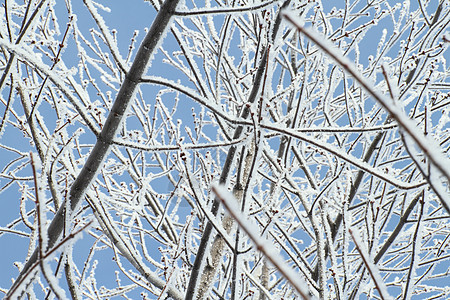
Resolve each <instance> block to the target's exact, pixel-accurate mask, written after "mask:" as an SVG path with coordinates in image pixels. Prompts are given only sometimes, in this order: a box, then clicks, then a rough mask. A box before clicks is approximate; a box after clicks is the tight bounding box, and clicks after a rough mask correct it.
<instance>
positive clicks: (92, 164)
mask: <svg viewBox="0 0 450 300" xmlns="http://www.w3.org/2000/svg"><path fill="white" fill-rule="evenodd" d="M178 2H179V0H167V1H166V2H164V4H163V5H162V7H161V10H160V11H159V12H158V14H157V16H156V18H155V20H154V22H153V24H152V26H151V28H150V30H149V32H148V33H147V35H146V37H145V38H144V41H143V42H142V44H141V46H140V47H139V50H138V52H137V54H136V58H135V60H134V62H133V65H132V66H131V68H130V71H129V72H128V73H127V74H126V76H125V80H124V82H123V83H122V86H121V87H120V90H119V93H118V94H117V96H116V100H115V101H114V105H113V107H112V109H111V112H110V113H109V115H108V118H107V120H106V122H105V126H104V127H103V130H102V131H101V133H100V134H99V136H98V137H97V143H96V144H95V146H94V149H92V152H91V154H90V155H89V157H88V159H87V161H86V164H85V165H84V167H83V169H82V170H81V172H80V174H79V175H78V177H77V178H76V180H75V182H74V183H73V185H72V187H71V189H70V197H69V203H63V205H61V208H60V209H59V210H58V212H57V213H56V215H55V217H54V218H53V220H52V222H51V224H50V226H49V228H48V238H49V240H48V245H47V247H48V249H51V248H52V247H53V246H54V245H55V244H56V242H57V241H58V239H59V238H60V236H61V233H62V232H63V229H64V228H65V220H66V214H69V218H68V220H70V215H71V214H72V212H73V211H76V209H77V207H78V205H79V204H80V202H81V199H82V198H83V197H84V195H85V191H86V189H87V188H88V187H89V186H90V185H91V182H92V181H93V180H94V178H95V176H96V174H97V172H98V170H99V169H100V168H101V166H102V165H103V161H104V160H105V158H106V156H107V154H108V152H109V149H110V145H111V143H112V140H113V138H114V137H115V135H116V132H117V131H118V129H119V127H120V125H121V123H122V119H123V117H124V114H125V111H126V109H127V107H128V105H129V103H130V102H131V100H132V99H133V97H134V94H135V92H136V89H137V86H138V84H139V81H140V79H141V77H142V76H143V75H144V72H145V71H146V70H147V66H148V64H149V62H150V58H151V57H152V55H153V53H154V52H155V50H156V48H157V45H158V44H159V42H160V40H161V38H162V37H163V33H164V32H165V31H166V28H167V27H168V25H169V23H170V20H171V17H172V15H173V13H174V11H175V8H176V6H177V4H178ZM67 204H68V205H67ZM67 209H69V211H67ZM46 250H47V249H46ZM38 254H39V251H38V249H36V250H35V251H34V253H33V255H32V256H31V257H30V259H29V260H28V261H27V263H26V264H25V266H24V268H23V269H22V271H21V273H20V274H19V276H18V278H17V280H16V281H15V283H14V284H13V286H12V287H11V289H10V290H9V292H8V294H7V296H6V298H9V297H11V296H12V293H13V292H14V291H16V290H17V288H18V286H17V283H20V282H24V280H23V279H24V277H26V276H27V275H28V274H29V270H30V267H31V266H32V265H34V264H35V262H36V261H37V259H38Z"/></svg>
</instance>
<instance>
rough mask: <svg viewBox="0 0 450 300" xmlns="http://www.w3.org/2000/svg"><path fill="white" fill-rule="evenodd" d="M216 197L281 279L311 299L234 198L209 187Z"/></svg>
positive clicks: (296, 276)
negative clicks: (275, 269)
mask: <svg viewBox="0 0 450 300" xmlns="http://www.w3.org/2000/svg"><path fill="white" fill-rule="evenodd" d="M211 189H212V191H213V193H214V194H215V195H216V197H217V198H218V199H219V200H220V201H221V202H222V203H223V205H224V206H225V208H226V209H227V211H228V213H229V214H230V215H231V216H232V217H233V218H234V219H235V220H236V222H237V223H238V224H239V226H240V228H242V230H244V231H245V233H246V234H247V235H248V237H249V238H250V239H251V240H252V241H253V243H254V244H255V246H256V248H257V249H258V250H259V251H261V252H262V253H263V254H264V255H265V257H266V258H267V259H268V260H269V261H270V262H271V263H272V264H273V265H274V266H275V268H277V270H278V271H279V272H280V273H281V274H282V275H283V277H284V278H285V279H286V280H287V281H288V282H289V283H290V284H291V285H292V287H294V288H295V290H297V292H298V293H299V295H300V296H302V297H303V298H304V299H311V298H312V297H311V293H310V292H309V290H308V288H307V287H306V285H305V283H304V282H303V280H302V279H300V278H301V277H300V276H299V274H297V273H295V272H294V270H293V269H292V268H290V267H289V266H288V265H287V264H286V262H285V261H284V260H283V259H282V258H281V256H279V254H278V250H277V249H276V248H275V247H274V246H273V244H272V243H271V242H270V241H268V240H266V239H264V238H263V237H261V236H260V234H259V232H258V231H256V230H255V226H253V225H252V224H251V223H250V222H249V221H248V220H247V218H246V217H245V216H244V215H243V214H242V213H241V210H240V208H239V207H238V206H237V200H236V199H235V198H234V196H233V195H232V194H231V193H230V192H229V191H228V190H227V189H226V188H225V187H223V186H220V185H214V186H212V187H211Z"/></svg>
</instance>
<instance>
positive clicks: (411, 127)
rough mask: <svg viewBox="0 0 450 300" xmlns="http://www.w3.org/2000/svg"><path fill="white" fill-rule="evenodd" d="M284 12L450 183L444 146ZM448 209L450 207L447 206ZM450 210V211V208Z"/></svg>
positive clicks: (331, 47)
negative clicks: (402, 131)
mask: <svg viewBox="0 0 450 300" xmlns="http://www.w3.org/2000/svg"><path fill="white" fill-rule="evenodd" d="M282 15H283V16H284V17H285V19H286V20H288V21H289V22H290V23H291V24H292V25H293V26H294V27H295V28H296V29H297V30H299V31H300V32H302V33H303V34H304V35H306V36H307V37H308V38H309V39H310V40H312V41H313V42H314V43H315V44H316V45H317V46H318V47H319V48H320V49H322V51H324V52H325V53H326V54H328V55H329V56H330V57H331V58H333V60H335V61H336V62H337V63H338V64H339V65H340V66H341V67H342V68H344V70H345V71H346V72H348V73H349V74H350V75H352V76H353V78H354V79H355V80H356V81H357V82H358V83H359V84H360V85H361V86H362V87H363V89H364V90H365V91H366V92H367V93H369V94H370V95H371V96H372V97H373V98H375V99H376V100H377V101H378V103H380V104H381V105H382V106H383V107H384V109H386V111H387V112H388V113H389V114H390V116H391V117H392V118H393V119H395V120H396V121H397V123H398V124H399V125H400V127H401V128H402V129H403V130H404V131H405V132H406V133H407V134H408V135H409V136H410V137H411V138H412V139H413V140H414V142H415V143H416V144H417V146H418V147H419V148H420V149H421V150H422V151H423V153H424V154H425V155H426V156H427V157H428V159H429V160H430V162H431V163H432V164H433V165H435V166H436V168H437V169H438V170H439V171H440V172H441V173H442V175H444V176H445V177H446V178H447V180H448V181H449V182H450V160H449V158H448V157H446V156H444V155H443V154H442V152H441V150H440V149H441V147H439V145H438V144H437V143H436V141H435V140H433V139H431V138H429V137H426V136H424V135H423V134H422V132H420V131H419V130H417V129H416V125H415V124H414V123H413V121H411V120H410V119H409V118H408V117H407V116H406V115H405V114H404V112H403V111H402V110H401V109H400V108H399V107H397V106H396V105H394V103H393V101H392V99H389V97H387V96H386V95H384V94H382V93H380V92H379V91H378V90H377V89H376V88H375V87H374V85H373V83H372V82H370V81H369V80H368V79H366V78H364V77H363V76H361V74H360V72H359V71H358V70H357V69H356V67H355V66H354V64H353V63H352V62H350V60H348V59H347V58H346V57H344V56H343V55H342V54H341V52H340V51H338V50H337V49H336V48H335V46H334V45H333V44H332V43H331V42H329V41H328V40H326V39H324V38H323V37H322V35H321V34H320V33H318V32H316V31H315V30H313V29H310V28H305V27H304V26H303V24H302V23H303V22H302V21H301V20H300V18H298V17H297V16H296V15H294V14H293V13H291V12H289V11H287V10H284V11H283V12H282ZM445 200H446V201H447V202H446V203H443V206H444V207H446V208H448V207H450V203H449V200H448V199H445ZM447 211H448V209H447ZM448 213H450V211H448Z"/></svg>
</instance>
